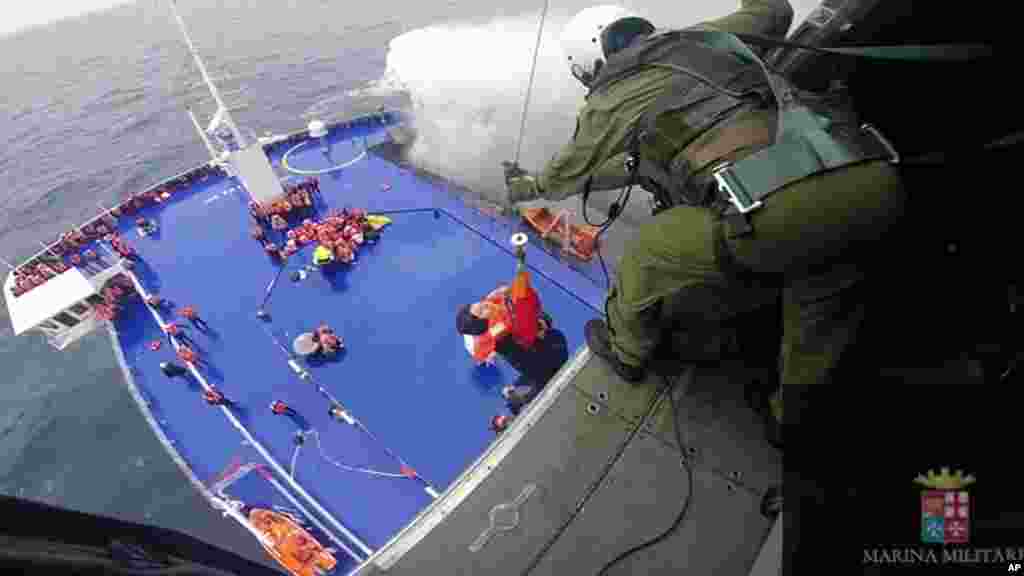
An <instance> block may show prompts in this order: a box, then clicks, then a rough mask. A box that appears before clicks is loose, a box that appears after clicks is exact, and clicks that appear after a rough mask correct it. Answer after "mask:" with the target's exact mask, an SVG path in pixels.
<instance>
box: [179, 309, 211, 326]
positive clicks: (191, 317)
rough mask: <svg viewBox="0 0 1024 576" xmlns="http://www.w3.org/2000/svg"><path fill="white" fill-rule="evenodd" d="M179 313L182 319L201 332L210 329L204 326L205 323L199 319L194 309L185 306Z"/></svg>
mask: <svg viewBox="0 0 1024 576" xmlns="http://www.w3.org/2000/svg"><path fill="white" fill-rule="evenodd" d="M179 313H180V314H181V315H182V317H184V318H185V319H187V320H188V321H189V322H191V323H192V325H193V326H195V327H196V328H198V329H200V330H202V331H203V332H205V331H207V330H209V329H210V327H209V326H208V325H207V324H206V321H204V320H203V319H202V318H200V317H199V314H198V313H197V312H196V309H195V307H193V306H185V307H184V308H182V309H181V312H179Z"/></svg>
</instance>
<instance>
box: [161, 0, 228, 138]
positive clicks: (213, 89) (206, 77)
mask: <svg viewBox="0 0 1024 576" xmlns="http://www.w3.org/2000/svg"><path fill="white" fill-rule="evenodd" d="M168 1H169V2H170V4H171V12H173V13H174V19H175V20H176V21H177V22H178V27H179V28H181V34H182V36H184V37H185V44H187V45H188V51H189V52H191V53H192V58H194V59H195V61H196V66H198V67H199V73H200V74H202V75H203V81H204V82H206V86H207V87H208V88H209V89H210V94H212V95H213V99H214V100H215V101H216V102H217V108H218V110H219V111H223V113H224V122H226V123H227V125H228V128H230V129H231V133H232V134H233V135H234V136H235V141H236V142H238V145H239V146H241V147H242V148H245V147H246V142H245V138H244V137H243V136H242V132H241V131H240V130H239V129H238V126H235V121H234V120H233V119H232V118H231V113H230V112H229V111H228V107H227V106H225V105H224V100H222V99H221V97H220V92H219V91H218V90H217V85H216V84H214V83H213V79H211V78H210V73H209V72H207V71H206V64H203V59H202V58H200V57H199V51H198V50H196V47H195V45H194V44H193V43H192V38H191V37H190V36H189V35H188V29H187V28H185V21H184V20H182V19H181V14H178V3H177V0H168Z"/></svg>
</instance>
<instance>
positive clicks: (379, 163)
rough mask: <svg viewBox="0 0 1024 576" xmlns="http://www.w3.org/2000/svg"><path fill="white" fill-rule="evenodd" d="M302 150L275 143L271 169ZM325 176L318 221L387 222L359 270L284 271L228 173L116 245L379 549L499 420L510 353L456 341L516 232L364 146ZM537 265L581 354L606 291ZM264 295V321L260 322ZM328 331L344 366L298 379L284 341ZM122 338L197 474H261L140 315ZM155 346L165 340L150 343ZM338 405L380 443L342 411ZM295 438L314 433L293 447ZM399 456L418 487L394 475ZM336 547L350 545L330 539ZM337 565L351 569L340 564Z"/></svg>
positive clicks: (548, 303) (308, 480)
mask: <svg viewBox="0 0 1024 576" xmlns="http://www.w3.org/2000/svg"><path fill="white" fill-rule="evenodd" d="M383 138H386V134H385V133H384V130H383V128H382V127H380V126H375V127H371V126H366V125H361V126H342V127H339V128H336V129H334V130H332V132H331V135H330V139H331V141H332V152H331V157H326V156H325V155H324V153H323V152H321V150H320V148H319V146H318V145H313V146H305V147H302V148H301V149H300V150H298V151H296V152H294V153H292V154H291V156H290V157H289V159H288V164H289V165H290V166H292V167H295V168H299V169H302V170H320V169H324V168H328V167H330V166H331V165H337V164H342V163H345V162H347V161H348V160H350V159H352V158H359V155H360V152H361V151H362V150H363V149H364V146H367V145H369V144H370V143H371V141H372V140H379V139H383ZM292 147H294V144H292V143H284V144H283V145H282V144H278V145H276V146H271V147H270V148H269V150H268V155H269V156H270V158H271V160H272V163H273V164H274V165H275V168H276V167H279V166H280V163H281V157H282V156H283V154H284V153H285V151H286V150H288V149H290V148H292ZM298 179H301V177H299V178H298ZM319 179H320V186H321V191H320V195H319V196H320V201H321V205H320V206H318V207H317V208H318V210H319V212H320V213H321V214H323V213H325V212H326V210H328V209H333V208H342V207H356V208H365V209H367V210H368V211H369V212H370V213H377V214H381V213H383V214H387V215H388V216H389V217H390V218H391V219H392V224H390V225H388V226H387V227H386V228H384V229H383V232H382V235H381V239H380V241H379V242H378V243H377V244H374V245H364V246H363V247H362V248H360V250H359V252H358V258H357V260H356V262H355V263H354V264H353V265H351V266H350V267H347V268H346V267H342V268H340V269H338V270H337V271H336V273H334V274H322V273H321V272H319V271H317V272H311V273H310V274H309V276H308V277H307V278H306V279H304V280H301V281H298V282H294V281H292V280H291V279H290V276H291V273H292V272H293V271H298V270H300V269H302V268H304V267H305V266H306V265H307V264H309V263H310V258H311V252H312V248H310V247H306V248H304V249H303V250H302V251H301V252H299V253H298V254H295V255H293V256H292V257H291V258H290V259H289V260H288V261H287V262H286V263H285V264H284V265H283V266H279V265H277V264H275V263H273V262H272V261H271V260H270V259H269V258H268V257H267V255H266V254H265V253H264V252H263V250H262V247H261V246H260V244H259V243H257V242H256V241H254V240H252V239H251V238H250V237H249V229H250V226H251V217H250V216H249V213H248V210H247V202H248V197H247V196H246V195H245V193H244V191H242V189H241V187H240V185H239V184H238V182H237V180H236V179H234V178H227V177H223V176H217V177H214V178H210V179H208V180H207V181H205V182H200V183H197V184H195V185H194V186H193V188H192V189H191V190H188V191H186V192H184V193H179V194H178V195H176V196H174V197H173V198H172V199H171V200H170V201H169V202H167V203H165V204H163V205H157V206H154V207H152V208H148V209H146V210H144V211H142V212H141V214H142V215H144V216H146V217H147V218H150V219H152V220H154V221H155V222H156V223H157V224H158V226H159V230H158V232H157V233H155V234H153V235H151V236H149V237H145V238H140V237H139V236H138V235H136V234H135V233H134V231H133V229H132V227H131V226H129V225H128V224H127V223H126V224H125V225H124V227H123V229H122V235H123V236H124V237H125V238H127V239H129V242H130V243H131V245H132V246H133V247H134V248H135V249H136V251H137V253H138V255H139V257H140V258H139V262H138V264H137V265H136V268H135V273H136V276H137V277H138V279H139V281H140V282H141V284H142V286H143V287H144V288H145V289H146V291H148V292H155V293H158V294H159V295H161V296H162V297H163V298H165V299H166V300H168V301H170V302H171V303H172V305H173V306H176V307H177V308H180V307H182V306H184V305H192V306H194V307H195V308H196V310H197V311H198V313H199V315H200V316H201V317H202V318H203V319H204V320H205V321H206V322H207V323H208V324H209V326H210V328H211V330H210V331H209V333H203V332H201V331H198V330H196V329H193V328H192V327H189V326H187V322H184V323H183V322H182V320H181V319H180V318H176V320H177V321H178V323H179V325H182V324H185V330H186V332H188V334H189V336H190V337H191V339H192V340H193V341H194V342H195V343H196V348H197V349H198V352H199V353H200V357H201V358H202V359H203V360H204V362H203V364H202V365H201V366H200V368H199V371H200V372H201V373H202V374H203V376H204V377H205V378H206V379H207V381H208V382H209V383H210V384H211V385H213V386H215V387H216V388H217V389H219V390H221V391H222V392H223V393H224V394H225V396H226V397H227V398H229V399H230V400H233V401H234V402H236V403H237V404H238V407H237V409H231V410H232V412H233V413H234V414H235V415H236V416H237V418H238V422H239V423H240V424H241V426H244V428H245V429H246V430H247V431H248V432H249V433H250V434H251V435H252V437H253V438H255V439H256V441H257V442H258V443H259V444H261V445H262V446H263V447H264V448H265V449H266V452H267V453H268V454H269V456H270V457H272V458H273V460H275V461H276V463H277V464H278V465H280V467H281V469H283V470H289V471H290V470H291V468H292V466H294V480H295V482H297V483H298V484H301V486H302V487H303V488H304V489H305V490H306V492H307V493H308V495H309V496H310V497H311V498H312V499H315V500H316V503H318V504H319V505H321V506H322V507H323V509H325V510H326V511H328V512H329V513H330V515H331V516H333V518H334V519H336V520H337V521H338V522H340V523H341V524H343V525H344V526H345V527H346V528H347V529H348V530H350V531H351V532H352V533H354V534H355V535H356V536H357V537H358V538H359V539H360V540H362V541H363V542H365V544H366V545H367V546H368V547H369V548H371V549H374V550H376V549H378V548H380V547H381V546H383V545H384V544H385V543H386V542H388V540H389V539H391V538H392V537H393V536H394V535H395V534H396V533H397V532H398V531H399V530H400V529H402V528H403V527H404V526H406V525H407V524H408V523H409V522H410V521H411V520H412V519H413V518H414V517H415V516H416V515H417V514H418V513H419V512H420V511H421V510H423V509H424V508H425V507H426V506H427V505H428V504H430V502H431V501H432V500H433V497H432V496H431V495H430V494H429V493H428V491H427V490H426V489H425V488H426V486H425V484H429V486H430V487H432V488H433V489H434V490H435V491H436V492H435V493H440V492H443V491H444V490H445V489H446V488H447V487H449V486H450V485H451V484H452V482H453V481H454V480H455V479H456V478H457V477H458V476H459V475H460V474H461V473H462V472H463V471H464V470H465V469H466V468H467V467H468V466H469V465H470V464H472V463H473V462H474V461H475V460H476V459H478V458H479V457H480V456H481V454H482V453H483V452H484V450H485V449H486V448H487V447H488V446H489V445H490V444H491V442H492V440H493V438H494V434H493V432H491V431H490V430H489V429H488V427H487V424H488V421H489V419H490V418H491V417H492V416H493V415H495V414H498V413H502V412H504V411H505V409H504V405H505V401H504V399H503V398H502V397H501V394H500V390H501V387H502V386H503V385H505V384H510V383H512V382H513V381H514V380H515V378H516V377H517V374H516V373H515V371H514V370H513V369H512V368H511V367H510V366H508V365H507V364H505V363H504V361H502V360H499V362H498V365H497V366H495V367H486V366H484V367H476V366H474V364H473V362H472V360H471V358H470V357H469V356H468V354H467V351H466V349H465V347H464V343H463V339H462V337H461V336H459V335H458V334H457V333H456V332H455V329H454V313H455V310H456V309H457V307H458V306H459V305H461V304H465V303H469V302H473V301H476V300H478V299H480V298H482V297H483V296H484V295H485V294H487V292H489V291H490V290H491V289H493V288H494V287H495V286H497V285H498V284H502V283H508V282H510V281H511V278H512V276H513V273H514V269H515V261H514V257H513V253H512V249H511V246H510V244H509V242H508V239H509V237H510V235H511V233H512V232H514V231H515V230H512V229H510V228H509V227H508V226H507V225H504V224H501V223H498V222H497V221H495V220H494V219H492V218H490V217H488V216H486V215H484V214H482V213H480V212H477V211H475V210H473V209H471V208H467V207H466V206H465V205H464V204H462V203H461V202H458V201H457V200H456V198H455V195H454V194H453V193H452V192H451V191H449V190H447V189H446V188H445V187H444V186H443V185H442V184H440V183H438V182H436V181H431V180H429V179H424V178H421V177H420V176H417V175H416V174H413V173H411V172H409V171H407V170H404V169H402V168H401V167H399V166H396V165H395V164H393V163H391V162H388V161H385V160H384V159H382V158H378V157H376V156H374V155H373V154H372V153H371V154H367V155H365V156H363V157H362V158H360V159H358V160H357V161H355V162H354V163H353V164H352V165H351V166H350V167H348V168H345V169H343V170H340V171H337V172H334V173H331V174H329V175H324V176H320V178H319ZM384 185H389V189H386V190H385V189H384ZM123 220H128V219H123ZM527 262H528V264H529V265H530V266H531V269H532V270H533V274H532V278H533V285H534V287H535V289H536V290H537V292H538V294H539V295H540V298H541V301H542V302H543V305H544V308H545V310H546V311H547V312H549V313H550V314H551V316H552V317H554V318H555V322H556V326H557V327H559V328H561V329H562V330H563V331H564V333H565V335H566V338H567V339H568V343H569V346H570V349H571V350H575V349H577V348H579V347H580V346H582V344H583V334H582V327H583V325H584V323H585V322H586V320H588V319H589V318H592V317H594V316H595V315H598V314H599V310H601V307H602V305H603V290H601V289H600V288H599V287H598V286H597V285H596V283H595V282H594V281H593V280H592V279H591V278H589V277H588V274H587V272H589V273H590V275H592V274H593V272H594V269H593V266H594V265H593V264H590V265H587V266H582V267H580V266H578V267H577V268H578V269H579V270H573V269H570V268H569V267H566V266H565V265H564V264H563V263H562V262H560V261H559V259H558V257H557V256H556V255H552V254H550V253H547V252H546V251H545V250H543V249H541V248H537V247H535V246H533V245H531V246H530V247H528V249H527ZM271 283H273V287H272V288H271V289H270V291H269V293H268V286H269V285H271ZM265 296H268V299H267V304H266V309H267V311H268V312H269V316H270V317H269V319H268V321H263V320H261V319H259V318H258V317H257V315H256V311H257V309H258V308H260V306H261V303H263V301H264V298H265ZM162 314H163V315H164V317H165V318H167V319H170V317H171V316H172V315H174V314H175V313H174V312H173V308H172V311H170V312H167V311H165V312H162ZM321 322H326V323H328V324H330V325H331V326H332V327H334V328H335V329H336V330H337V332H338V334H339V335H340V336H341V337H342V338H343V339H344V342H345V345H346V348H345V350H344V351H343V352H342V355H341V356H340V357H339V359H337V360H334V361H328V362H322V363H319V364H317V365H311V366H309V371H310V373H311V375H312V377H313V379H312V381H303V380H300V379H299V378H298V377H297V376H296V374H295V373H293V371H292V370H291V369H290V368H289V366H288V363H287V361H288V357H287V356H286V353H285V352H284V351H283V350H282V349H281V346H282V345H283V346H284V347H287V348H289V349H290V348H291V342H292V339H293V338H294V337H295V336H296V335H298V334H300V333H302V332H307V331H311V330H312V329H313V328H315V327H316V326H317V325H319V324H320V323H321ZM116 333H117V340H118V343H119V345H120V347H121V348H122V350H123V356H124V358H125V360H126V362H127V364H128V366H129V367H130V369H131V373H132V380H133V382H134V386H135V387H136V388H137V389H138V391H139V393H140V394H141V395H142V397H143V398H145V399H146V401H147V402H148V404H149V406H148V409H149V411H150V412H151V413H152V416H153V421H155V422H156V423H158V425H159V426H160V427H161V429H162V432H163V433H164V434H165V435H166V437H167V438H168V439H169V440H170V441H171V442H172V443H173V446H174V448H175V449H176V450H177V451H178V452H179V454H180V455H181V456H182V458H183V459H184V460H185V462H186V463H187V465H188V466H189V467H190V468H191V470H192V471H193V472H194V474H195V476H196V477H197V478H198V479H199V480H201V481H204V482H207V483H208V482H210V481H211V480H213V479H214V478H215V477H217V475H218V474H219V473H221V472H222V471H224V470H225V469H226V468H227V467H228V466H230V465H231V463H232V462H253V463H262V464H267V462H265V460H266V458H265V457H263V456H262V455H261V454H260V453H259V452H258V451H257V450H256V449H255V448H254V447H253V446H251V445H248V444H249V443H248V442H246V441H245V439H244V437H243V436H242V434H241V433H240V432H239V431H238V430H237V429H236V428H235V426H234V425H233V424H232V422H231V421H229V419H228V418H227V417H226V416H225V414H224V413H223V412H222V411H221V410H219V409H215V408H212V407H210V406H208V405H207V404H206V403H205V402H204V401H203V399H202V397H201V394H200V392H201V388H200V385H199V383H198V382H196V381H195V380H194V379H190V380H189V382H188V384H186V383H185V382H184V381H183V380H182V379H181V378H174V379H169V378H167V377H166V376H165V375H164V374H163V373H162V372H161V371H160V368H159V363H160V362H162V361H165V360H166V361H176V357H175V353H174V349H173V348H171V347H170V346H169V345H168V342H167V340H166V339H165V338H164V337H163V335H162V333H161V329H160V327H159V326H158V325H157V323H156V321H155V319H154V318H153V316H152V315H151V312H150V310H149V308H148V307H146V306H145V305H144V304H143V303H142V302H141V301H138V300H136V301H134V304H132V305H131V307H129V308H128V309H127V310H126V311H125V313H124V314H123V315H122V316H121V317H120V318H119V319H118V321H117V322H116ZM154 341H161V342H162V345H161V346H160V348H159V349H158V350H155V351H154V350H151V349H150V344H151V343H152V342H154ZM278 343H280V345H279V344H278ZM300 362H303V361H302V360H300ZM318 388H322V390H318ZM325 392H326V394H325ZM328 396H333V397H335V398H337V399H338V400H339V401H340V402H341V403H342V404H343V405H344V406H345V407H346V408H347V409H348V410H350V411H351V414H352V415H353V416H354V417H355V418H356V419H357V420H358V421H359V422H360V423H361V424H362V425H364V426H366V428H367V429H368V430H369V431H371V432H372V434H373V436H372V437H371V436H370V435H368V434H367V433H366V432H364V431H362V430H360V429H359V428H357V427H354V426H351V425H349V424H346V423H344V422H341V421H337V420H335V419H333V418H332V417H331V416H330V415H329V414H328V408H329V406H330V403H329V400H328ZM275 400H281V401H283V402H285V403H286V404H288V405H289V406H291V407H293V408H294V409H295V410H296V411H297V413H298V415H299V417H298V418H297V419H291V418H288V417H286V416H279V415H275V414H273V413H272V412H271V410H270V407H269V406H270V404H271V403H272V402H273V401H275ZM299 430H306V431H307V436H306V442H305V444H304V445H303V446H302V447H301V448H300V449H299V450H298V451H297V453H296V444H295V442H294V439H295V433H296V432H297V431H299ZM308 431H315V433H316V437H314V436H313V435H311V433H309V432H308ZM317 440H319V441H317ZM396 457H397V458H396ZM398 458H400V459H401V460H402V461H404V462H406V463H408V465H409V466H411V467H413V468H414V469H415V470H416V472H417V475H418V477H419V478H418V479H411V478H408V477H403V476H401V475H400V474H399V472H400V465H399V461H398ZM293 461H294V464H293ZM337 463H340V464H343V465H348V466H353V467H365V468H368V469H372V470H375V471H380V472H384V473H386V474H390V475H392V476H380V475H370V474H367V473H365V472H359V471H351V470H345V469H342V468H339V467H338V466H337V465H336V464H337ZM278 476H279V474H278ZM394 476H397V477H394ZM278 480H279V481H280V482H281V483H282V484H286V483H287V482H286V481H287V479H286V478H278ZM235 489H236V490H239V491H241V492H239V494H242V496H238V497H239V498H240V499H241V500H243V501H245V502H246V503H250V502H251V501H253V500H255V501H262V502H264V505H266V506H270V505H274V506H284V507H288V508H292V509H294V506H293V503H289V502H288V501H287V500H286V498H285V496H286V495H284V494H282V493H279V492H277V491H275V490H273V489H271V488H270V487H269V485H266V484H262V485H261V484H260V483H259V482H258V481H257V482H253V481H251V480H246V482H245V483H240V484H239V485H238V486H236V487H235ZM291 492H292V495H293V496H294V495H295V491H294V490H292V491H291ZM298 499H299V501H300V502H302V504H303V505H304V506H306V507H307V508H309V507H310V502H308V501H303V498H302V496H301V495H299V497H298ZM321 516H323V515H321ZM321 519H322V518H321ZM333 537H334V538H342V539H344V538H345V537H344V536H343V535H342V534H339V533H337V532H335V533H334V534H333ZM348 544H349V545H351V542H348ZM353 548H355V547H353ZM357 552H358V550H357ZM361 556H362V557H363V558H365V556H366V555H365V554H362V555H361ZM338 558H339V561H344V559H345V555H344V554H340V553H339V554H338ZM341 566H342V567H344V563H343V562H342V564H341Z"/></svg>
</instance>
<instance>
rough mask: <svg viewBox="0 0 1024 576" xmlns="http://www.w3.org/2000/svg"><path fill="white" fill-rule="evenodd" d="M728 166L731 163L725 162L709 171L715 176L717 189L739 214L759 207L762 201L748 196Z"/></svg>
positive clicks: (730, 165) (730, 166)
mask: <svg viewBox="0 0 1024 576" xmlns="http://www.w3.org/2000/svg"><path fill="white" fill-rule="evenodd" d="M730 168H732V163H731V162H725V163H724V164H722V165H720V166H719V167H717V168H715V170H714V171H713V172H712V173H711V175H712V176H714V177H715V182H717V183H718V191H719V192H722V193H725V194H726V195H728V197H729V202H730V203H731V204H732V205H733V206H735V207H736V209H737V210H738V211H739V213H740V214H748V213H750V212H753V211H754V210H757V209H758V208H760V207H761V206H762V202H761V201H760V200H754V199H753V198H752V197H751V196H750V194H749V193H748V192H747V191H746V189H745V188H743V185H742V184H740V183H739V181H738V180H736V177H735V176H733V175H732V173H731V172H730V171H729V169H730Z"/></svg>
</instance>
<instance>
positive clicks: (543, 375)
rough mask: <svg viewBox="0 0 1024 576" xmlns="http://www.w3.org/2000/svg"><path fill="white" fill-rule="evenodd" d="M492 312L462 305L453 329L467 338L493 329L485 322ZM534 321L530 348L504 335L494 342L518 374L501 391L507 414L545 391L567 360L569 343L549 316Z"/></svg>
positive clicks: (482, 308)
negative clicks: (536, 322)
mask: <svg viewBox="0 0 1024 576" xmlns="http://www.w3.org/2000/svg"><path fill="white" fill-rule="evenodd" d="M499 290H500V289H499ZM496 292H498V291H496ZM493 294H494V293H492V295H493ZM477 304H481V303H479V302H478V303H477ZM493 310H494V309H493V308H491V306H476V305H469V306H463V307H462V308H460V309H459V313H458V316H457V318H456V329H457V330H458V332H459V333H460V334H464V335H469V336H480V335H482V334H485V333H487V332H488V329H489V328H492V327H489V325H488V324H489V322H488V319H487V318H485V317H484V316H485V315H490V314H491V313H492V312H493ZM537 321H538V324H539V326H538V333H537V341H536V342H535V343H534V345H533V347H532V348H523V347H522V346H521V345H519V343H518V342H516V340H515V338H510V337H507V336H505V335H499V336H498V337H497V338H496V340H495V342H494V349H495V352H497V353H498V354H500V355H501V357H502V358H504V359H505V361H506V362H508V363H509V365H511V366H512V368H514V369H515V370H516V371H517V372H519V378H518V379H517V380H516V382H515V383H514V384H513V385H511V386H506V387H505V389H504V390H502V396H504V397H505V399H506V400H507V401H508V408H509V411H511V412H512V413H513V414H519V412H520V410H522V407H523V406H525V405H526V404H527V403H529V402H530V400H533V398H535V397H536V396H537V394H539V393H540V392H541V390H543V389H544V386H546V385H547V383H548V381H550V380H551V378H552V377H553V376H554V375H555V373H557V372H558V370H559V369H560V368H561V367H562V365H563V364H565V362H566V360H568V359H569V345H568V341H567V340H566V338H565V334H563V333H562V331H561V330H557V329H555V328H554V322H553V321H552V319H551V316H549V315H548V314H547V313H546V312H541V314H540V318H538V320H537Z"/></svg>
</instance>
